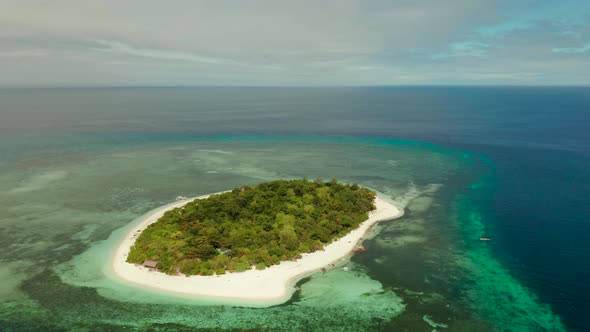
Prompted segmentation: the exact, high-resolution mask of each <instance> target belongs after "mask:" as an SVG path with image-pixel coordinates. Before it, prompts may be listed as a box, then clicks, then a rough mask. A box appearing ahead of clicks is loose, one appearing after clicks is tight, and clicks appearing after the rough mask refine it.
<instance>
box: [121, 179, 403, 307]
mask: <svg viewBox="0 0 590 332" xmlns="http://www.w3.org/2000/svg"><path fill="white" fill-rule="evenodd" d="M402 214H403V211H402V210H401V209H399V208H397V207H396V206H395V205H393V204H392V203H391V202H388V201H387V200H385V199H384V198H382V197H379V195H377V194H376V193H375V192H373V191H371V190H369V189H367V188H363V187H360V186H358V185H356V184H342V183H339V182H337V181H336V180H332V181H329V182H324V181H321V180H316V181H308V180H306V179H302V180H278V181H272V182H268V183H262V184H258V185H255V186H244V187H240V188H236V189H233V190H231V191H226V192H223V193H216V194H211V195H206V196H201V197H197V198H193V199H185V200H183V201H181V202H176V203H171V204H168V205H165V206H163V207H161V208H158V209H156V210H153V211H151V212H149V213H148V214H146V215H145V216H143V217H142V218H140V219H139V220H138V224H137V225H135V226H134V227H133V228H132V229H131V230H130V231H129V232H128V233H127V234H126V235H125V237H124V238H123V239H122V241H121V242H120V244H119V246H118V247H117V248H116V251H115V253H114V255H113V261H112V264H111V266H110V267H111V269H112V272H113V275H114V277H115V278H117V279H119V280H122V281H124V282H126V283H132V284H135V285H139V286H142V287H147V288H155V289H158V290H161V291H165V292H172V293H177V294H181V295H184V296H187V295H188V296H194V297H197V298H200V299H207V300H213V301H216V302H219V301H222V302H231V303H233V304H244V303H245V304H247V305H252V304H254V305H272V304H278V303H282V302H284V301H286V300H288V298H289V297H290V295H291V294H292V293H293V291H294V288H293V287H292V286H293V285H294V282H296V281H297V280H299V279H301V278H303V277H304V276H306V275H309V274H310V273H314V272H316V271H319V270H320V269H322V270H323V269H324V268H326V267H328V266H331V267H332V268H334V267H337V266H343V265H342V264H345V261H344V258H345V257H346V256H347V255H349V254H350V253H351V252H352V251H354V250H355V249H358V248H359V246H360V243H361V242H362V239H363V236H364V235H365V234H366V232H367V231H368V230H369V229H370V228H371V227H372V226H373V225H374V224H375V223H377V222H379V221H383V220H391V219H395V218H397V217H399V216H401V215H402ZM343 262H344V263H343ZM335 264H336V265H335ZM345 269H347V268H345Z"/></svg>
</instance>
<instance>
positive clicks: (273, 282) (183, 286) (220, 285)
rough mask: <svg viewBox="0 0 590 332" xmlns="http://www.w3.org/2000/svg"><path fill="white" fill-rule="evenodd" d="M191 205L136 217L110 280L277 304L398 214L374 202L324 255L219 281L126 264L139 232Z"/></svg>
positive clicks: (220, 298) (387, 205)
mask: <svg viewBox="0 0 590 332" xmlns="http://www.w3.org/2000/svg"><path fill="white" fill-rule="evenodd" d="M208 196H209V195H207V196H201V197H197V198H205V197H208ZM193 199H195V198H191V199H190V200H183V201H180V202H177V203H174V204H169V205H166V206H163V207H162V208H160V209H157V210H154V211H152V212H150V213H148V214H147V215H145V216H144V217H142V218H141V220H140V222H139V224H138V225H137V226H135V227H133V228H132V229H131V231H130V232H129V233H127V234H126V235H125V237H124V239H123V240H122V241H121V242H120V244H119V247H118V248H117V250H116V251H115V254H114V256H113V261H112V272H113V274H114V275H115V276H116V277H118V278H120V279H121V280H123V281H125V282H128V283H132V284H135V285H139V286H142V287H147V288H154V289H157V290H160V291H164V292H171V293H176V294H180V295H183V296H189V297H195V298H202V299H206V300H214V301H219V302H228V303H251V304H256V305H274V304H280V303H283V302H285V301H287V300H288V299H289V298H290V297H291V295H292V294H293V292H294V287H293V285H294V283H295V282H296V281H298V280H300V279H301V278H303V277H305V276H306V275H309V274H311V273H313V272H315V271H318V270H320V269H321V268H323V267H327V266H329V265H330V264H331V263H336V262H337V261H339V260H340V259H342V258H344V257H346V256H348V255H349V254H350V253H351V252H352V251H353V250H354V249H355V248H356V247H357V246H358V245H359V244H360V242H361V241H362V238H363V236H364V235H365V233H366V232H367V231H368V230H369V229H370V228H371V226H373V225H374V224H375V223H377V222H379V221H383V220H389V219H394V218H398V217H400V216H401V215H402V214H403V210H402V209H400V208H397V207H396V206H395V205H393V204H391V203H389V202H387V201H386V200H384V199H383V198H380V197H377V198H376V200H375V205H376V207H377V208H376V209H375V210H374V211H372V212H371V213H370V214H369V219H367V220H366V221H365V222H363V223H362V224H361V225H360V226H359V227H358V228H357V229H355V230H353V231H351V232H350V233H348V234H347V235H346V236H344V237H342V238H340V239H338V240H337V241H334V242H332V243H331V244H329V245H327V246H325V247H324V250H320V251H316V252H313V253H309V254H303V255H302V256H303V257H302V258H300V259H298V260H296V261H286V262H282V263H281V264H279V265H273V266H271V267H269V268H266V269H264V270H256V269H252V270H248V271H245V272H235V273H226V274H224V275H220V276H190V277H186V276H171V275H167V274H165V273H161V272H158V271H155V270H150V269H148V268H145V267H143V266H139V265H136V264H130V263H127V262H126V258H127V255H128V254H129V250H130V248H131V246H132V245H133V244H134V243H135V240H136V239H137V237H138V236H139V234H140V233H141V231H142V230H143V229H145V228H146V227H147V226H148V225H150V224H152V223H154V222H156V221H157V220H158V219H159V218H160V217H161V216H162V215H163V214H164V212H166V211H168V210H170V209H173V208H176V207H180V206H183V205H185V204H186V203H188V202H189V201H191V200H193Z"/></svg>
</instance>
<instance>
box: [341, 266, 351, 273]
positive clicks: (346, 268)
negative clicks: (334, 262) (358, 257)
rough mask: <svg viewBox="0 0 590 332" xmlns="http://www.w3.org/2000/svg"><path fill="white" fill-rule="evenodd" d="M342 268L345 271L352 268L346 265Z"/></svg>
mask: <svg viewBox="0 0 590 332" xmlns="http://www.w3.org/2000/svg"><path fill="white" fill-rule="evenodd" d="M342 270H344V272H348V271H349V270H350V269H349V268H348V266H345V267H343V268H342Z"/></svg>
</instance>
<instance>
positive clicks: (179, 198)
mask: <svg viewBox="0 0 590 332" xmlns="http://www.w3.org/2000/svg"><path fill="white" fill-rule="evenodd" d="M187 198H188V197H185V196H176V200H177V201H184V200H185V199H187Z"/></svg>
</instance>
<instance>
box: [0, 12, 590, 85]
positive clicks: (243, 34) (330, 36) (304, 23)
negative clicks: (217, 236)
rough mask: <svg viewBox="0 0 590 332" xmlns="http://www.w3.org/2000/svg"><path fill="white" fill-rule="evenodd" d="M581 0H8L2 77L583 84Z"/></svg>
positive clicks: (0, 51) (3, 15)
mask: <svg viewBox="0 0 590 332" xmlns="http://www.w3.org/2000/svg"><path fill="white" fill-rule="evenodd" d="M586 3H588V2H584V1H574V0H571V1H570V0H564V1H560V2H559V3H557V2H553V1H547V0H540V1H538V0H523V1H522V2H518V3H517V2H514V1H507V0H498V1H489V0H449V1H439V0H423V1H405V0H403V1H402V0H400V1H393V0H326V1H321V2H317V1H312V0H301V1H282V0H277V1H264V0H252V1H247V2H246V1H244V2H235V1H229V0H218V1H199V0H176V1H172V2H166V3H164V2H160V1H156V0H128V1H124V2H118V3H114V2H111V1H98V0H88V1H83V2H81V1H77V0H54V1H49V2H41V3H40V2H33V1H28V0H5V1H3V6H2V11H0V71H1V72H2V73H3V75H1V76H0V85H4V86H6V85H30V84H42V85H56V84H62V85H110V84H116V85H125V84H127V85H366V84H371V85H373V84H502V83H506V84H512V83H513V82H522V83H523V84H525V83H526V84H541V83H542V84H580V83H585V84H589V83H590V82H588V78H587V77H590V69H587V68H590V63H589V61H590V59H589V58H588V56H587V54H588V53H589V52H588V45H590V44H589V43H590V23H589V22H590V20H589V19H588V17H590V16H588V17H586V18H584V13H586V15H588V14H589V13H590V5H587V4H586ZM531 4H534V6H531ZM573 13H575V15H574V14H573ZM574 16H575V19H574Z"/></svg>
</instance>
